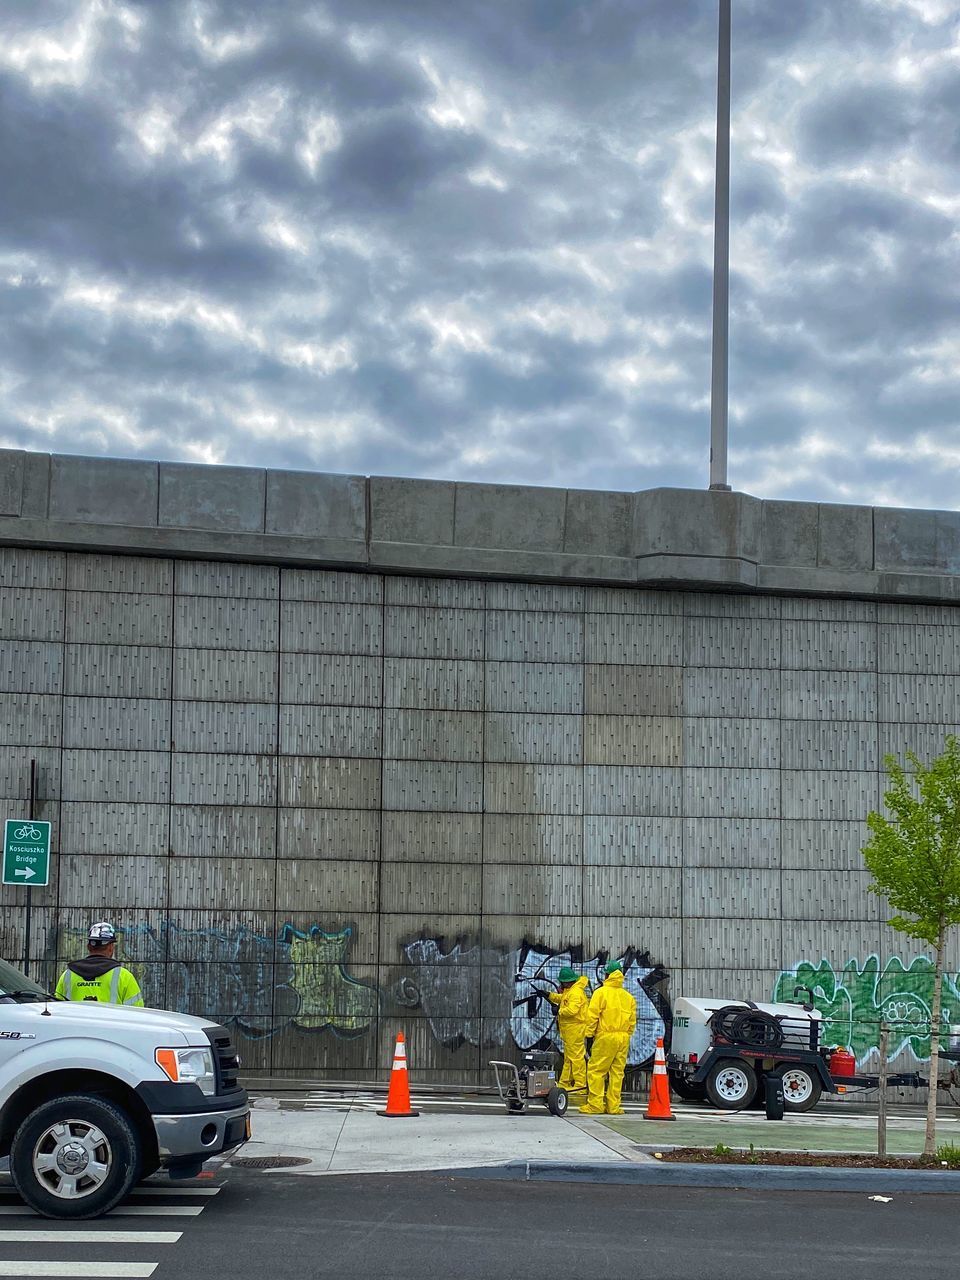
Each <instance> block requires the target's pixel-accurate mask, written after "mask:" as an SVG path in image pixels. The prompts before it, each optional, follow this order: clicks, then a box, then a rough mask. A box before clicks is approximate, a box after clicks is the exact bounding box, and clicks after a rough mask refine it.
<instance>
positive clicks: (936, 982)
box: [923, 920, 946, 1156]
mask: <svg viewBox="0 0 960 1280" xmlns="http://www.w3.org/2000/svg"><path fill="white" fill-rule="evenodd" d="M945 932H946V926H945V925H944V923H943V921H942V920H941V922H940V931H939V933H938V935H937V965H936V969H935V971H934V976H933V1008H932V1009H931V1010H930V1093H929V1096H928V1098H927V1130H926V1134H925V1136H924V1140H923V1154H924V1155H925V1156H934V1155H936V1154H937V1092H938V1090H937V1075H938V1073H939V1065H938V1064H939V1061H940V998H941V995H942V992H943V940H944V934H945Z"/></svg>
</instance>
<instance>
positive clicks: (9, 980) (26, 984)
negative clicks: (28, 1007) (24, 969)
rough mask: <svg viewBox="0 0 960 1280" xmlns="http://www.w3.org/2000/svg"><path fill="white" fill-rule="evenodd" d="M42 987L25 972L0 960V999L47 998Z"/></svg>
mask: <svg viewBox="0 0 960 1280" xmlns="http://www.w3.org/2000/svg"><path fill="white" fill-rule="evenodd" d="M49 998H50V997H49V995H48V994H47V992H46V991H44V989H43V987H41V986H38V985H37V983H36V982H34V981H33V980H32V979H31V978H28V977H27V975H26V974H25V973H21V972H20V970H19V969H15V968H14V967H13V965H12V964H7V962H6V960H0V1001H4V1002H5V1001H7V1000H49Z"/></svg>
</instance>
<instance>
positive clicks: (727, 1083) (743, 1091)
mask: <svg viewBox="0 0 960 1280" xmlns="http://www.w3.org/2000/svg"><path fill="white" fill-rule="evenodd" d="M714 1088H715V1089H716V1091H717V1093H718V1094H719V1096H720V1097H721V1098H722V1099H723V1100H724V1102H742V1101H743V1100H744V1098H745V1097H746V1096H747V1094H748V1092H749V1090H750V1081H749V1080H748V1079H747V1073H746V1072H745V1071H744V1070H743V1068H742V1067H724V1068H723V1070H722V1071H719V1072H718V1073H717V1078H716V1082H715V1084H714Z"/></svg>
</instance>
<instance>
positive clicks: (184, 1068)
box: [154, 1049, 217, 1094]
mask: <svg viewBox="0 0 960 1280" xmlns="http://www.w3.org/2000/svg"><path fill="white" fill-rule="evenodd" d="M154 1058H155V1059H156V1062H157V1066H158V1067H159V1068H160V1070H161V1071H162V1072H163V1074H164V1075H165V1076H166V1077H167V1079H168V1080H172V1081H173V1083H174V1084H195V1085H199V1087H200V1091H201V1093H206V1094H211V1093H216V1091H217V1078H216V1076H215V1074H214V1070H213V1051H212V1050H211V1049H158V1050H157V1051H156V1053H155V1054H154Z"/></svg>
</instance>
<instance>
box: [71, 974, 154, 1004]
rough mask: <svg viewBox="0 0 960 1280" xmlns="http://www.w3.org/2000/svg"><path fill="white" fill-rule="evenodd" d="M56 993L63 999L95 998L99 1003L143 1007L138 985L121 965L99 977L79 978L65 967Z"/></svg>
mask: <svg viewBox="0 0 960 1280" xmlns="http://www.w3.org/2000/svg"><path fill="white" fill-rule="evenodd" d="M56 994H57V995H58V996H60V997H61V998H62V999H64V1000H97V1001H99V1002H100V1003H101V1004H130V1005H138V1006H140V1007H141V1008H142V1007H143V996H142V995H141V994H140V986H139V984H138V982H137V980H136V978H135V977H134V976H133V974H132V973H131V972H130V970H129V969H124V968H123V966H122V965H117V966H116V968H113V969H108V970H107V972H106V973H104V974H101V975H100V977H99V978H81V977H80V975H79V974H78V973H74V972H73V970H72V969H65V970H64V971H63V973H62V974H61V976H60V981H59V982H58V983H57V992H56Z"/></svg>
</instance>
